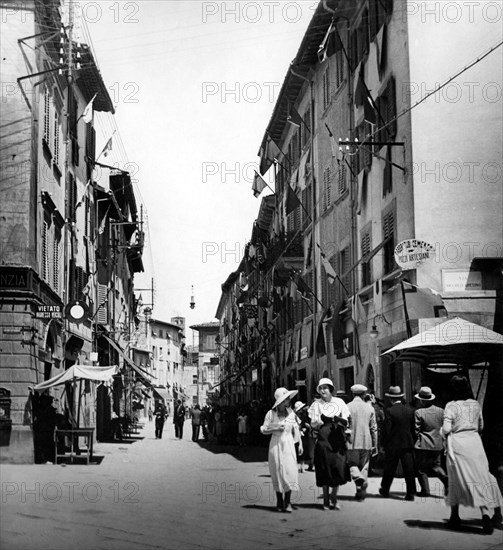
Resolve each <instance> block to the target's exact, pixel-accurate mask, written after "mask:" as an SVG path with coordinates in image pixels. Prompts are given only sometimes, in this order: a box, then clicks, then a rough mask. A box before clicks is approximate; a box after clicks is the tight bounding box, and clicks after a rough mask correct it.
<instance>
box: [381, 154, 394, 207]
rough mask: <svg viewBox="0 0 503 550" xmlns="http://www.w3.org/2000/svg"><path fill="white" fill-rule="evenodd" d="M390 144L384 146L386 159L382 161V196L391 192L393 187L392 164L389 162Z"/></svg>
mask: <svg viewBox="0 0 503 550" xmlns="http://www.w3.org/2000/svg"><path fill="white" fill-rule="evenodd" d="M391 162H392V157H391V146H390V145H387V146H386V160H385V161H384V171H383V178H382V196H383V197H385V196H386V195H387V194H388V193H391V190H392V188H393V166H392V164H391Z"/></svg>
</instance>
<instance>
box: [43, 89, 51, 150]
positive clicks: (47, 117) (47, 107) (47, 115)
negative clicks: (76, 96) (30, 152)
mask: <svg viewBox="0 0 503 550" xmlns="http://www.w3.org/2000/svg"><path fill="white" fill-rule="evenodd" d="M43 139H44V141H45V143H46V145H49V143H50V139H51V96H50V95H49V90H47V89H46V90H45V93H44V135H43Z"/></svg>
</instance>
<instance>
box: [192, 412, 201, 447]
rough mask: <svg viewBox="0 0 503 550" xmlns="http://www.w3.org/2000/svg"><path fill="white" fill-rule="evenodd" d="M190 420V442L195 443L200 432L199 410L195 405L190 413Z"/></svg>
mask: <svg viewBox="0 0 503 550" xmlns="http://www.w3.org/2000/svg"><path fill="white" fill-rule="evenodd" d="M190 418H191V419H192V441H193V442H194V443H197V442H198V441H199V431H200V430H201V408H200V407H199V405H196V406H195V407H194V408H193V409H192V410H191V411H190Z"/></svg>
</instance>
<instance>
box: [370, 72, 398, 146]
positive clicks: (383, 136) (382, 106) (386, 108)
mask: <svg viewBox="0 0 503 550" xmlns="http://www.w3.org/2000/svg"><path fill="white" fill-rule="evenodd" d="M376 107H377V110H378V112H379V114H380V119H379V126H384V125H386V127H385V128H381V130H379V132H378V133H377V134H376V138H377V139H376V141H380V142H385V141H392V140H393V139H394V138H395V136H396V132H397V123H396V120H395V118H396V87H395V78H394V77H393V76H391V77H390V79H389V80H388V83H387V84H386V88H385V89H384V91H383V92H382V94H381V95H380V96H379V97H378V98H377V100H376ZM381 119H382V120H381ZM390 121H393V122H391V123H390V124H388V122H390ZM380 148H381V145H379V146H376V151H375V152H378V150H379V149H380Z"/></svg>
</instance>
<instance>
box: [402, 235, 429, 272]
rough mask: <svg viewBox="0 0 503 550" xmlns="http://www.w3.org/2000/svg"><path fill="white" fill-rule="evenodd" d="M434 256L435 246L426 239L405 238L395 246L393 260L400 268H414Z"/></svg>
mask: <svg viewBox="0 0 503 550" xmlns="http://www.w3.org/2000/svg"><path fill="white" fill-rule="evenodd" d="M434 256H435V247H434V246H433V245H431V244H429V243H427V242H426V241H419V240H417V239H407V240H406V241H402V242H400V243H398V244H397V245H396V246H395V262H396V263H397V264H398V265H399V267H401V268H402V269H416V268H417V267H418V266H420V265H421V264H423V263H424V262H426V261H427V260H429V259H430V258H433V257H434Z"/></svg>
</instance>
